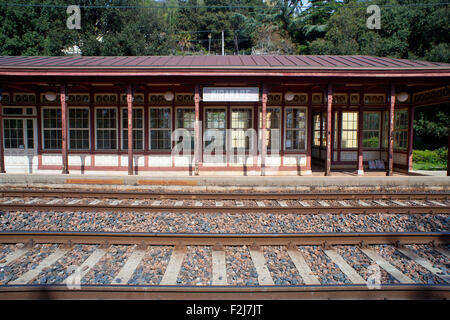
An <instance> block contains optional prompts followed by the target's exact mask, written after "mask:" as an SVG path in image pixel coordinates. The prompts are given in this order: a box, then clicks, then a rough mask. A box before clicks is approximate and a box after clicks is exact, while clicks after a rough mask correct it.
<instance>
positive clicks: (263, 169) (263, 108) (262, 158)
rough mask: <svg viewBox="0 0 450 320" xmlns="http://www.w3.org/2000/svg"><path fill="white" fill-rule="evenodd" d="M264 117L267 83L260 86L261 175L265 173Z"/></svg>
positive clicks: (265, 112)
mask: <svg viewBox="0 0 450 320" xmlns="http://www.w3.org/2000/svg"><path fill="white" fill-rule="evenodd" d="M266 118H267V85H266V84H263V87H262V124H261V125H262V127H261V175H262V176H265V175H266V154H267V145H266V126H267V123H266Z"/></svg>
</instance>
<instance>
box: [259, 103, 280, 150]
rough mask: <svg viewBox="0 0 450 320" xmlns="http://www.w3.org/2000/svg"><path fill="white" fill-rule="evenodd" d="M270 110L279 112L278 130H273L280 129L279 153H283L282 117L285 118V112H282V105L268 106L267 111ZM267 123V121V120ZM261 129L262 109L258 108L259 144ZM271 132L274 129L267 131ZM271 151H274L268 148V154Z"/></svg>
mask: <svg viewBox="0 0 450 320" xmlns="http://www.w3.org/2000/svg"><path fill="white" fill-rule="evenodd" d="M268 109H278V110H279V118H278V128H273V129H279V130H280V136H279V138H278V143H279V145H280V149H279V150H278V152H281V149H282V145H281V140H282V137H281V133H282V116H283V111H282V110H283V107H282V106H281V105H280V106H268V107H267V110H268ZM260 117H261V118H260ZM266 121H267V118H266ZM266 126H267V123H266ZM260 129H262V107H258V144H259V143H260V141H261V135H260ZM266 129H267V128H266ZM270 130H272V129H267V131H270ZM266 139H267V136H266ZM271 139H272V138H271ZM271 151H272V148H269V146H267V152H268V153H270V152H271Z"/></svg>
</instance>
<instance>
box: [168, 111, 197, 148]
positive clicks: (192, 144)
mask: <svg viewBox="0 0 450 320" xmlns="http://www.w3.org/2000/svg"><path fill="white" fill-rule="evenodd" d="M179 109H191V110H192V111H193V113H194V126H193V127H192V128H182V127H179V126H178V118H177V116H178V110H179ZM176 129H185V130H188V131H189V132H191V139H192V143H191V152H192V153H194V150H195V107H191V106H183V105H178V106H175V126H174V130H176ZM174 130H172V132H173V131H174ZM174 142H175V146H174V148H175V147H176V145H177V143H178V141H174Z"/></svg>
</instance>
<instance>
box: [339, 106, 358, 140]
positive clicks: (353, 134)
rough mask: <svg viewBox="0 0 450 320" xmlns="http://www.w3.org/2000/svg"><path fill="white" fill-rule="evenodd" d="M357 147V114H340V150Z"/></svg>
mask: <svg viewBox="0 0 450 320" xmlns="http://www.w3.org/2000/svg"><path fill="white" fill-rule="evenodd" d="M357 147H358V112H348V111H343V112H342V139H341V148H342V149H350V148H357Z"/></svg>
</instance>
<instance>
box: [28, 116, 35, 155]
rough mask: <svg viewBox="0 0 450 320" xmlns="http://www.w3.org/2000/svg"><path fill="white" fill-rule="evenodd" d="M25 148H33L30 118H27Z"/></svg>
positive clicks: (32, 129)
mask: <svg viewBox="0 0 450 320" xmlns="http://www.w3.org/2000/svg"><path fill="white" fill-rule="evenodd" d="M27 148H28V149H33V148H34V126H33V120H32V119H27Z"/></svg>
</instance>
